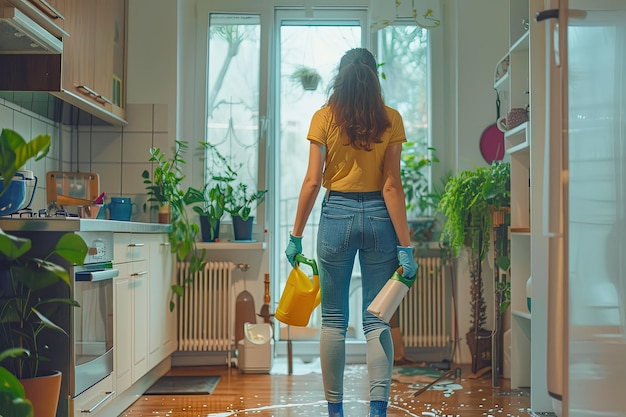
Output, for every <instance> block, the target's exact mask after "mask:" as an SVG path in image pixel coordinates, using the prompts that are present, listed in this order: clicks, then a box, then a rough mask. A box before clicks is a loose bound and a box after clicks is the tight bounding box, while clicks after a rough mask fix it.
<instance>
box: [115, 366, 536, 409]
mask: <svg viewBox="0 0 626 417" xmlns="http://www.w3.org/2000/svg"><path fill="white" fill-rule="evenodd" d="M460 368H461V377H460V378H458V379H454V378H452V379H450V380H448V383H447V384H444V385H439V384H437V385H436V386H437V388H438V389H437V390H435V389H428V390H426V391H424V392H423V393H421V394H420V395H418V396H414V394H415V392H416V391H417V390H419V388H420V387H423V386H425V385H426V384H425V383H413V382H411V381H410V380H405V379H406V377H404V378H402V379H403V382H402V383H401V382H397V381H394V382H393V383H392V386H391V396H390V397H391V398H390V405H389V408H388V412H387V415H388V416H390V417H392V416H393V417H399V416H419V417H424V416H433V417H434V416H441V417H444V416H445V417H450V416H454V417H457V416H460V417H475V416H493V417H497V416H532V415H534V414H533V413H532V412H531V411H530V410H529V409H528V407H529V403H530V401H529V400H530V399H529V397H528V392H527V391H525V390H510V389H509V381H508V380H506V379H502V380H501V384H500V387H498V388H492V381H491V376H490V374H486V375H485V376H482V377H481V378H469V376H471V375H470V373H469V366H461V367H460ZM453 369H455V367H453ZM169 375H219V376H221V379H220V382H219V383H218V384H217V387H216V388H215V390H214V391H213V393H212V394H211V395H184V396H181V395H177V396H172V395H144V396H143V397H141V398H140V399H138V400H137V402H136V403H135V404H133V405H132V406H131V407H130V408H128V409H127V410H126V411H125V412H124V413H123V414H122V416H124V417H138V416H144V417H147V416H150V417H154V416H166V417H197V416H198V417H204V416H221V417H229V416H259V417H265V416H267V417H269V416H274V417H313V416H315V417H320V416H326V415H328V414H327V413H326V402H325V401H324V396H323V391H322V376H321V375H320V374H319V373H310V374H307V375H290V376H289V375H268V374H242V373H240V372H239V371H238V370H237V369H235V368H227V367H226V366H217V367H215V366H210V367H191V368H173V369H172V370H171V371H170V373H169ZM344 386H345V393H344V415H345V416H346V417H367V415H368V402H367V399H368V386H367V369H366V367H365V365H348V366H347V367H346V373H345V383H344Z"/></svg>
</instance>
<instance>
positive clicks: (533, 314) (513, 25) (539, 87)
mask: <svg viewBox="0 0 626 417" xmlns="http://www.w3.org/2000/svg"><path fill="white" fill-rule="evenodd" d="M542 6H543V2H542V1H537V0H510V1H509V45H510V47H509V49H508V51H506V54H505V55H504V56H503V57H502V59H501V60H500V61H499V62H498V63H497V64H496V69H495V77H494V88H495V89H496V90H497V91H498V94H499V97H500V99H501V103H502V107H501V114H502V115H506V114H507V112H508V111H509V110H510V109H512V108H528V115H529V117H528V121H527V122H525V123H522V124H521V125H518V126H516V127H513V128H512V129H510V130H507V131H506V132H505V133H504V143H505V149H506V157H507V158H509V159H510V163H511V227H510V238H511V270H510V282H511V307H510V332H511V344H510V366H511V387H512V388H521V387H530V390H531V408H532V410H533V411H536V412H549V411H552V409H551V400H550V397H549V395H548V391H547V374H546V369H547V359H546V358H547V337H546V333H547V299H546V295H545V294H546V292H547V284H546V282H547V273H546V270H547V258H546V256H547V255H546V254H547V240H546V237H545V236H543V230H542V229H543V227H542V222H543V217H542V216H543V215H544V213H543V207H542V193H543V191H542V190H543V158H544V148H543V146H544V145H543V142H544V127H545V120H544V104H543V101H544V94H545V70H544V68H545V67H544V62H545V38H544V37H545V29H544V25H542V24H538V23H537V22H535V21H534V19H532V20H531V19H530V16H533V17H534V16H535V14H536V12H537V11H538V9H539V8H540V7H542ZM531 276H532V287H533V288H532V299H531V304H530V306H531V307H530V309H529V307H528V303H527V297H526V294H527V292H526V284H527V282H528V280H529V278H530V277H531ZM544 287H545V289H544ZM508 348H509V347H508V346H504V349H508Z"/></svg>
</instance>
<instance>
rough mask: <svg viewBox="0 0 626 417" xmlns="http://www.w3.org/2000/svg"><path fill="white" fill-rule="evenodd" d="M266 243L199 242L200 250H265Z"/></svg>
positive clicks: (197, 244) (197, 245)
mask: <svg viewBox="0 0 626 417" xmlns="http://www.w3.org/2000/svg"><path fill="white" fill-rule="evenodd" d="M266 246H267V245H266V243H265V242H233V241H226V242H197V243H196V247H197V248H198V249H206V250H265V248H266Z"/></svg>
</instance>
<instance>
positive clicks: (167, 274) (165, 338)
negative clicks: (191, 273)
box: [148, 235, 177, 368]
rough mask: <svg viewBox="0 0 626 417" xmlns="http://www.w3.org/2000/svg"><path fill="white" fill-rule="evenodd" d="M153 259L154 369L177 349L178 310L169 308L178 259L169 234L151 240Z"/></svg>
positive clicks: (151, 347)
mask: <svg viewBox="0 0 626 417" xmlns="http://www.w3.org/2000/svg"><path fill="white" fill-rule="evenodd" d="M149 260H150V289H149V301H148V304H149V307H148V310H149V314H148V324H149V328H150V337H149V346H148V357H149V360H148V365H149V366H150V368H152V367H154V366H156V365H157V364H159V363H160V362H161V361H162V360H163V359H165V358H166V357H168V356H169V355H171V354H172V353H173V352H174V351H175V350H176V348H177V340H176V310H174V311H170V309H169V303H170V294H171V293H172V290H171V285H172V282H173V278H174V271H173V265H174V261H173V254H172V252H171V246H170V244H169V242H168V240H167V235H156V236H155V238H153V239H151V241H150V244H149Z"/></svg>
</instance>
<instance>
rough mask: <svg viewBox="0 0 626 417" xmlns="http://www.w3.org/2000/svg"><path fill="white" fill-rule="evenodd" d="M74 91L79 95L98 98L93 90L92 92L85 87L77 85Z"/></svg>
mask: <svg viewBox="0 0 626 417" xmlns="http://www.w3.org/2000/svg"><path fill="white" fill-rule="evenodd" d="M76 89H77V90H78V91H80V92H81V93H83V94H86V95H90V96H94V97H98V96H99V94H98V93H96V92H95V91H94V90H92V89H91V88H89V87H87V86H86V85H77V86H76Z"/></svg>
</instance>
